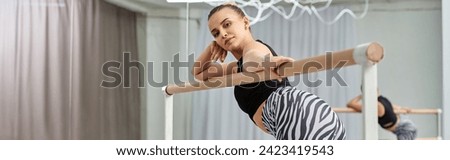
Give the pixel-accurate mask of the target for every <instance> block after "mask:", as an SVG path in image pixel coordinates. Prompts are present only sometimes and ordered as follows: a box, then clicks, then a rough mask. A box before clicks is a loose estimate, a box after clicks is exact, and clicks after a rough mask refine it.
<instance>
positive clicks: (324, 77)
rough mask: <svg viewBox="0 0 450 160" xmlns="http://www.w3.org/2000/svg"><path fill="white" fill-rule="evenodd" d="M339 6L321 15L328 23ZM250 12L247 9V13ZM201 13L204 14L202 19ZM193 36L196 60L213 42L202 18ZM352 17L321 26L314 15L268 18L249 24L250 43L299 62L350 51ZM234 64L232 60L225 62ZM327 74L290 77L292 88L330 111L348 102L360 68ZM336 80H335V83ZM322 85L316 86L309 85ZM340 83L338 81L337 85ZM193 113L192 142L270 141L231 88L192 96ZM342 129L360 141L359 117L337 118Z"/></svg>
mask: <svg viewBox="0 0 450 160" xmlns="http://www.w3.org/2000/svg"><path fill="white" fill-rule="evenodd" d="M341 9H342V7H331V8H328V9H326V10H325V11H323V12H321V14H322V16H323V17H324V18H325V19H327V20H332V19H333V18H334V17H335V16H336V15H337V14H338V13H339V12H340V11H341ZM250 13H251V11H250ZM207 14H208V12H205V13H204V15H207ZM201 22H202V23H203V24H202V25H201V26H202V28H201V31H203V32H201V34H199V35H198V36H199V38H198V41H197V43H198V46H197V49H196V54H197V55H196V57H198V54H200V53H201V52H202V51H203V49H204V48H205V46H207V44H209V42H211V40H212V36H211V35H210V33H209V32H208V29H207V18H206V16H205V17H203V19H202V21H201ZM354 28H355V27H354V19H352V18H351V17H350V16H343V17H342V18H341V19H340V20H339V21H338V22H337V23H335V24H333V25H326V24H323V23H321V22H320V21H319V20H318V19H317V18H316V17H314V16H310V15H308V14H304V15H303V16H301V17H299V19H298V20H294V21H292V20H285V19H283V18H282V17H281V16H279V15H277V14H273V15H272V16H271V17H270V18H268V19H267V20H265V21H262V22H259V23H256V24H255V25H253V26H252V33H253V35H254V38H255V39H260V40H262V41H263V42H265V43H267V44H268V45H270V46H271V47H272V48H273V49H274V50H275V51H276V52H277V53H278V54H279V55H283V56H289V57H293V58H294V59H304V58H307V57H311V56H316V55H319V54H325V52H326V51H334V50H342V49H346V48H352V47H355V46H356V45H357V44H356V43H355V42H356V40H355V37H356V33H355V31H354ZM232 60H234V59H233V58H232V56H228V57H227V61H228V62H229V61H232ZM331 73H332V72H331V71H322V72H319V73H312V74H307V75H301V76H295V77H290V78H289V79H290V81H291V84H292V85H295V86H296V87H297V88H299V89H302V90H306V91H309V92H311V93H314V94H316V95H318V96H319V97H321V98H322V99H324V100H325V101H326V102H328V104H330V105H331V106H332V107H345V104H346V102H347V100H349V99H350V98H352V97H353V96H356V95H357V94H358V93H359V85H360V80H361V69H360V67H359V66H351V67H346V68H344V69H340V70H336V73H338V75H339V77H340V78H342V79H339V77H337V76H336V77H335V78H331V76H330V75H331ZM337 79H339V81H338V80H337ZM317 80H320V81H322V83H321V84H320V85H318V86H313V85H311V84H310V83H308V82H315V81H317ZM342 80H343V81H342ZM192 106H193V111H192V114H193V115H192V117H193V118H192V125H193V126H192V139H274V138H273V137H272V136H271V135H268V134H265V133H263V132H262V131H260V129H258V128H257V127H256V126H255V125H254V124H253V122H252V121H251V120H250V118H249V117H248V115H247V114H245V113H243V112H242V111H241V110H240V108H239V107H238V105H237V103H236V101H235V98H234V94H233V87H230V88H225V89H213V90H208V91H200V92H195V93H194V100H193V105H192ZM339 116H340V118H341V119H342V120H343V121H344V123H345V125H346V128H347V137H348V139H360V138H361V136H362V134H361V133H362V132H361V125H362V124H361V122H360V121H361V120H362V118H361V116H358V115H356V116H353V115H345V114H339Z"/></svg>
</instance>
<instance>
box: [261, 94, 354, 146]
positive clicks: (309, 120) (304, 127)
mask: <svg viewBox="0 0 450 160" xmlns="http://www.w3.org/2000/svg"><path fill="white" fill-rule="evenodd" d="M263 123H264V125H265V126H266V128H267V129H268V131H269V132H270V134H272V135H273V136H274V137H275V138H276V139H277V140H342V139H345V138H346V133H345V128H344V126H343V123H342V122H341V121H340V120H339V117H338V116H337V114H336V113H335V112H334V111H333V110H332V109H331V107H330V106H329V105H328V104H327V103H326V102H325V101H324V100H322V99H320V98H319V97H317V96H316V95H314V94H311V93H308V92H305V91H302V90H298V89H296V88H294V87H290V86H287V87H280V88H278V89H277V90H276V91H275V92H273V93H272V94H271V95H270V96H269V98H268V99H267V101H266V104H265V107H264V109H263Z"/></svg>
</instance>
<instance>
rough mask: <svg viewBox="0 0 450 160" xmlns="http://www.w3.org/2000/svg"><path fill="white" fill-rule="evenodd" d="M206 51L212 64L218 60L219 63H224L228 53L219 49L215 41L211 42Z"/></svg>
mask: <svg viewBox="0 0 450 160" xmlns="http://www.w3.org/2000/svg"><path fill="white" fill-rule="evenodd" d="M208 49H209V52H210V56H211V61H212V62H216V61H217V60H220V61H221V62H224V61H225V57H227V53H228V52H227V51H226V50H225V49H223V48H222V47H220V46H219V44H217V42H216V41H212V42H211V44H209V46H208Z"/></svg>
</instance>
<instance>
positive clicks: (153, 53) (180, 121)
mask: <svg viewBox="0 0 450 160" xmlns="http://www.w3.org/2000/svg"><path fill="white" fill-rule="evenodd" d="M198 14H199V12H198V11H196V10H191V11H190V15H191V16H190V17H191V18H190V20H189V35H188V36H189V44H188V45H189V47H188V50H189V51H188V52H189V53H192V52H193V51H194V46H195V45H196V43H195V39H196V37H195V35H197V32H198V29H199V26H198V23H197V22H196V21H197V18H196V17H198ZM185 15H186V10H185V9H177V8H171V9H152V10H150V11H148V12H147V18H146V25H147V27H146V38H147V39H146V44H147V46H146V47H147V48H146V54H147V62H153V63H154V66H155V67H154V69H153V70H151V71H150V72H147V73H148V74H150V75H151V76H150V77H149V78H153V79H154V81H156V82H162V81H163V77H162V76H163V73H166V74H167V75H168V77H169V78H168V80H169V83H170V84H173V83H174V76H176V75H179V78H176V79H179V80H181V81H183V82H184V81H187V80H188V74H190V71H189V70H188V69H187V68H183V69H181V70H180V71H179V74H175V73H174V70H173V68H172V67H170V63H171V62H174V55H175V54H179V55H180V61H182V62H187V57H188V55H187V53H188V52H186V49H187V48H186V36H187V35H186V18H185V17H186V16H185ZM163 62H169V72H168V73H167V72H164V70H163V67H162V65H163ZM147 68H149V67H148V66H147ZM146 88H147V98H146V99H147V107H146V114H145V125H146V126H145V130H146V132H145V138H144V139H164V101H163V98H164V97H163V93H162V92H161V88H159V87H155V86H151V85H148V83H147V87H146ZM191 97H192V95H191V94H190V93H185V94H178V95H175V96H174V124H173V133H174V137H173V138H174V139H190V137H191V136H190V134H191V115H192V114H191V108H192V107H191V99H192V98H191Z"/></svg>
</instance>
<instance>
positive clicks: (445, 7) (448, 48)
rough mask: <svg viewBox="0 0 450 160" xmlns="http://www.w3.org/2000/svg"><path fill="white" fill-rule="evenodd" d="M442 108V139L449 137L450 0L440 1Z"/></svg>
mask: <svg viewBox="0 0 450 160" xmlns="http://www.w3.org/2000/svg"><path fill="white" fill-rule="evenodd" d="M442 45H443V51H442V74H443V75H442V77H443V79H442V82H443V83H442V84H443V86H442V90H443V92H442V93H443V95H442V100H443V102H442V108H443V111H444V114H443V115H444V118H443V124H442V126H443V131H444V133H443V136H444V139H446V140H449V139H450V125H449V123H450V113H449V112H450V84H449V82H450V63H449V62H448V60H449V59H450V1H448V0H443V1H442Z"/></svg>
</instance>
